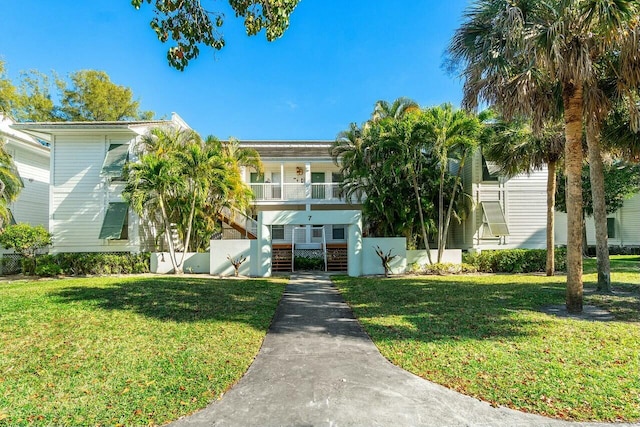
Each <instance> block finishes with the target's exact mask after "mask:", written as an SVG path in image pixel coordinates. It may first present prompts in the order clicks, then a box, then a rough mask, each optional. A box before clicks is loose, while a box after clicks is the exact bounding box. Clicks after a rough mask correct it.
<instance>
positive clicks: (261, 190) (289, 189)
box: [249, 182, 340, 201]
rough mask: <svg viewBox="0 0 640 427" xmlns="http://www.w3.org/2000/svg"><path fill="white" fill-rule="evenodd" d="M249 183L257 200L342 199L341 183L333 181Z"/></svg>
mask: <svg viewBox="0 0 640 427" xmlns="http://www.w3.org/2000/svg"><path fill="white" fill-rule="evenodd" d="M249 185H250V186H251V191H253V194H254V196H255V198H256V200H257V201H269V200H306V199H313V200H340V197H339V195H340V188H339V185H340V184H338V183H332V182H329V183H314V184H299V183H295V184H279V183H252V184H249Z"/></svg>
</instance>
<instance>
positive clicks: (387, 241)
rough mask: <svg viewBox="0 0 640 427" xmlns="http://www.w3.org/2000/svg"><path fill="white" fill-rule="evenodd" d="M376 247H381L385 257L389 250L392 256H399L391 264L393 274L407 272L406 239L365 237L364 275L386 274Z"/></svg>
mask: <svg viewBox="0 0 640 427" xmlns="http://www.w3.org/2000/svg"><path fill="white" fill-rule="evenodd" d="M376 247H380V249H381V250H382V252H384V253H385V255H386V254H387V253H388V252H389V250H391V255H397V256H396V257H395V258H394V259H392V260H391V262H390V263H389V265H390V267H391V273H393V274H401V273H404V272H405V270H406V268H407V240H406V239H405V238H404V237H365V238H363V239H362V274H363V275H372V274H384V268H383V267H382V262H381V261H380V257H379V256H378V255H377V254H376V249H375V248H376ZM350 262H351V261H350Z"/></svg>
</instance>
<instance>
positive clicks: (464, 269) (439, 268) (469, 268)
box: [421, 263, 478, 276]
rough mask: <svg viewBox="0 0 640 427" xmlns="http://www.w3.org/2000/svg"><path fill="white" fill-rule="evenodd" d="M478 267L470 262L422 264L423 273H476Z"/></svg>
mask: <svg viewBox="0 0 640 427" xmlns="http://www.w3.org/2000/svg"><path fill="white" fill-rule="evenodd" d="M477 271H478V269H477V268H476V267H475V266H473V265H471V264H464V263H462V264H452V263H435V264H426V265H424V266H422V271H421V272H422V273H423V274H438V275H441V276H442V275H445V274H462V273H476V272H477Z"/></svg>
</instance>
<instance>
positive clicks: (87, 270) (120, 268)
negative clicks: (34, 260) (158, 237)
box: [41, 252, 150, 276]
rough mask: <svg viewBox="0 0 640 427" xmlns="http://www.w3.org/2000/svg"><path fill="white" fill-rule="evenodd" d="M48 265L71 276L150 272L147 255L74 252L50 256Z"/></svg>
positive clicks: (47, 260)
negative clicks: (55, 266)
mask: <svg viewBox="0 0 640 427" xmlns="http://www.w3.org/2000/svg"><path fill="white" fill-rule="evenodd" d="M45 260H46V263H48V264H56V265H57V266H58V267H59V268H60V270H61V271H64V272H65V274H68V275H71V276H84V275H102V274H140V273H148V272H149V271H150V267H149V266H150V255H149V254H148V253H140V254H131V253H99V252H95V253H94V252H74V253H60V254H56V255H50V256H48V257H47V258H46V259H45V258H43V261H41V262H43V263H44V261H45Z"/></svg>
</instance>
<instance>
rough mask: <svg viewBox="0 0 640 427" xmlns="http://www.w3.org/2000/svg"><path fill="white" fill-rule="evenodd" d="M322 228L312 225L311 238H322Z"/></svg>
mask: <svg viewBox="0 0 640 427" xmlns="http://www.w3.org/2000/svg"><path fill="white" fill-rule="evenodd" d="M322 231H323V227H322V226H321V225H314V226H313V229H312V230H311V237H316V238H322Z"/></svg>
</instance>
